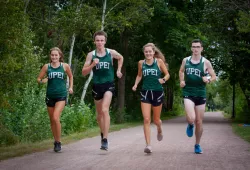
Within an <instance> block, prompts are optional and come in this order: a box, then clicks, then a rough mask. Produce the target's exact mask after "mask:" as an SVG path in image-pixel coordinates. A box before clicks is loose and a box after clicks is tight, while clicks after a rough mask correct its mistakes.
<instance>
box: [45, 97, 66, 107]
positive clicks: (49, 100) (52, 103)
mask: <svg viewBox="0 0 250 170" xmlns="http://www.w3.org/2000/svg"><path fill="white" fill-rule="evenodd" d="M59 101H66V97H59V98H49V97H46V98H45V103H46V105H47V106H48V107H55V105H56V102H59Z"/></svg>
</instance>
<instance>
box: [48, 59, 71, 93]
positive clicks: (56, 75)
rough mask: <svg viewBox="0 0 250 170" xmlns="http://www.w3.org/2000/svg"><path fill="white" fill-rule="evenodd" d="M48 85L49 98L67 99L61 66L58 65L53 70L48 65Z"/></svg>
mask: <svg viewBox="0 0 250 170" xmlns="http://www.w3.org/2000/svg"><path fill="white" fill-rule="evenodd" d="M47 76H48V85H47V94H46V96H47V97H49V98H60V97H67V89H66V80H65V78H66V75H65V71H64V68H63V64H62V63H60V66H59V67H57V68H53V67H52V66H51V64H48V71H47Z"/></svg>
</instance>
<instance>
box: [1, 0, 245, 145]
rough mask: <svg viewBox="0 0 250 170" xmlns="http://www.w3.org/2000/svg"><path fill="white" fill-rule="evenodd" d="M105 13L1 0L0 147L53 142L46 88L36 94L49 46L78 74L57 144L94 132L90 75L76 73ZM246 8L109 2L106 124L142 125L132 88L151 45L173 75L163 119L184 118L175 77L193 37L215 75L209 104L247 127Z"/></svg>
mask: <svg viewBox="0 0 250 170" xmlns="http://www.w3.org/2000/svg"><path fill="white" fill-rule="evenodd" d="M103 6H104V0H43V1H41V0H0V11H1V13H0V21H1V22H0V146H7V145H14V144H16V143H20V142H21V143H22V142H36V141H41V140H44V139H48V138H52V135H51V132H50V123H49V118H48V115H47V109H46V105H45V102H44V100H45V92H46V85H38V84H37V82H36V78H37V76H38V73H39V71H40V69H41V67H42V66H43V65H44V64H45V63H48V62H49V49H50V48H52V47H55V46H57V47H59V48H61V49H62V51H63V52H64V59H65V62H67V63H69V64H70V65H71V69H72V72H73V75H74V94H73V95H70V96H69V97H68V105H67V106H66V107H65V109H64V111H63V113H62V116H61V123H62V133H63V135H68V134H71V133H74V132H82V131H84V130H86V129H89V128H93V127H95V126H96V120H95V107H94V104H93V98H92V95H91V82H90V84H89V87H88V88H87V89H86V90H87V91H86V95H83V91H84V85H85V83H86V81H87V79H88V76H86V77H83V76H82V74H81V70H82V67H83V64H84V62H85V59H86V55H87V53H88V52H89V51H91V50H93V49H94V44H93V37H92V36H93V33H94V32H95V31H97V30H100V29H101V25H102V16H103ZM249 9H250V0H107V1H106V10H105V17H104V18H105V22H104V25H103V26H104V27H103V28H104V31H106V32H107V34H108V41H107V44H106V47H108V48H112V49H116V50H117V51H118V52H120V53H121V54H122V55H123V57H124V66H123V68H122V73H123V75H124V76H123V77H122V78H121V79H119V80H117V79H116V94H117V95H116V96H114V98H113V100H112V105H111V113H110V114H111V120H112V123H123V122H134V121H141V120H142V115H141V110H140V98H139V92H133V91H132V90H131V89H132V86H133V84H134V81H135V78H136V75H137V63H138V61H139V60H141V59H143V58H144V56H143V52H142V47H143V45H145V44H146V43H148V42H153V43H155V44H156V45H157V46H158V47H159V48H160V49H161V51H162V52H163V53H164V55H165V58H166V61H167V63H168V67H169V73H170V75H171V78H170V80H169V81H168V82H167V83H166V84H165V85H164V91H165V100H164V106H163V112H162V116H163V117H164V116H176V115H179V114H182V113H183V111H184V110H183V103H182V96H181V89H180V87H179V79H178V72H179V68H180V65H181V61H182V59H183V58H184V57H186V56H189V55H190V54H191V49H190V47H191V41H192V40H193V39H196V38H199V39H201V40H202V41H203V46H204V51H203V55H204V56H205V57H206V58H207V59H209V60H210V61H211V63H212V65H213V67H214V69H215V72H216V74H217V81H216V82H215V83H213V84H210V85H208V86H207V103H208V104H209V105H214V106H215V109H217V110H221V111H224V112H225V113H226V114H228V115H231V117H232V118H234V119H235V120H238V121H239V122H242V123H249V122H250V111H249V110H250V83H249V80H250V70H249V66H250V10H249ZM138 89H140V87H138ZM233 99H235V100H233Z"/></svg>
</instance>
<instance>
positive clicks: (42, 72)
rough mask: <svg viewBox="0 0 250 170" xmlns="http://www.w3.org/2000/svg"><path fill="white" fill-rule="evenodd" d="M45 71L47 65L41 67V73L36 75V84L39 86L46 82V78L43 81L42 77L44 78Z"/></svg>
mask: <svg viewBox="0 0 250 170" xmlns="http://www.w3.org/2000/svg"><path fill="white" fill-rule="evenodd" d="M47 70H48V64H45V65H44V66H43V67H42V69H41V71H40V73H39V75H38V77H37V82H38V83H39V84H41V83H46V82H47V81H48V79H47V78H46V79H43V78H44V76H45V75H46V73H47Z"/></svg>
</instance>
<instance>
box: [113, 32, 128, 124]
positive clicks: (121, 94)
mask: <svg viewBox="0 0 250 170" xmlns="http://www.w3.org/2000/svg"><path fill="white" fill-rule="evenodd" d="M121 47H122V52H123V57H124V60H126V59H127V58H128V36H127V35H126V30H125V31H124V32H123V33H122V35H121ZM121 71H122V74H123V76H122V78H120V79H119V80H118V112H117V116H116V122H117V123H122V122H124V113H125V110H124V109H125V80H126V66H125V64H123V67H122V70H121Z"/></svg>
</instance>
